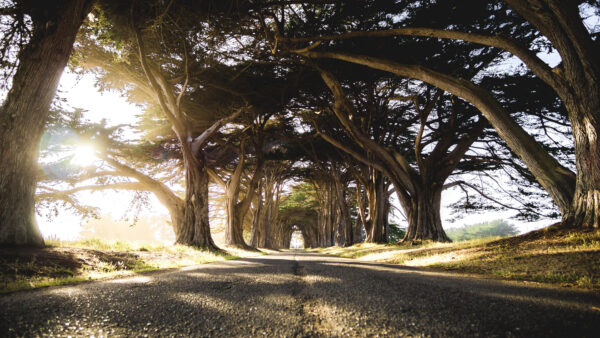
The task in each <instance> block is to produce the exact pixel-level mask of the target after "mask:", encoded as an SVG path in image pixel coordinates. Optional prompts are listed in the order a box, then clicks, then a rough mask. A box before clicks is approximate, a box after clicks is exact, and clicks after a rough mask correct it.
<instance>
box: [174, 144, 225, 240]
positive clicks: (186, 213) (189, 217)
mask: <svg viewBox="0 0 600 338" xmlns="http://www.w3.org/2000/svg"><path fill="white" fill-rule="evenodd" d="M184 154H185V152H184ZM190 162H191V163H193V164H196V163H197V161H189V162H188V161H186V166H185V167H186V174H185V184H186V192H185V202H184V210H183V221H182V222H181V224H179V226H178V229H177V230H176V231H175V232H176V236H177V239H176V243H178V244H184V245H191V246H197V247H202V248H206V249H208V250H219V248H218V247H217V246H216V245H215V243H214V242H213V239H212V237H211V235H210V222H209V219H208V173H207V172H206V169H205V168H204V167H203V166H202V165H193V164H190V165H189V166H188V165H187V164H188V163H190Z"/></svg>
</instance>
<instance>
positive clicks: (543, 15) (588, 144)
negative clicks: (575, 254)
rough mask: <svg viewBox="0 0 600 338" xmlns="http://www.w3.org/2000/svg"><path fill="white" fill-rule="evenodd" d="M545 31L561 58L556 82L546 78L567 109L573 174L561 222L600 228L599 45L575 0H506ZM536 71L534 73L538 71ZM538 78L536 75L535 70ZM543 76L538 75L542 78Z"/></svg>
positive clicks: (580, 226) (544, 33)
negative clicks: (573, 145) (585, 23)
mask: <svg viewBox="0 0 600 338" xmlns="http://www.w3.org/2000/svg"><path fill="white" fill-rule="evenodd" d="M504 1H505V2H506V3H507V4H509V5H510V6H511V7H513V9H515V10H516V11H517V12H518V13H519V14H520V15H521V16H523V17H524V18H525V19H526V20H528V21H529V22H530V23H531V24H532V25H534V26H535V27H536V28H537V29H538V30H539V31H540V32H541V33H542V34H543V35H545V36H546V37H547V38H548V39H549V40H550V41H551V42H552V45H553V46H554V47H555V48H556V50H557V51H558V53H559V54H560V57H561V61H562V63H561V65H559V67H557V68H556V69H554V76H555V77H556V78H557V80H555V81H550V82H548V81H546V82H547V83H548V84H549V85H551V86H552V88H554V90H555V91H556V92H557V94H558V95H559V96H560V98H561V99H562V100H563V103H564V105H565V108H566V109H567V111H568V113H569V120H570V122H571V127H572V132H573V138H574V141H575V156H576V162H577V177H576V179H575V192H574V194H573V197H572V199H571V200H570V203H569V208H568V210H566V212H563V224H564V225H565V226H568V227H576V228H598V227H599V226H600V147H599V146H598V142H599V140H598V135H599V133H600V94H599V93H600V63H599V62H598V59H600V48H599V47H598V40H597V39H596V41H594V40H593V39H592V37H591V36H590V34H589V32H588V30H587V28H586V27H585V26H584V24H583V22H582V20H581V17H580V15H579V8H578V2H576V1H558V0H519V1H517V0H504ZM536 74H537V73H536ZM538 76H540V75H539V74H538ZM540 77H541V76H540Z"/></svg>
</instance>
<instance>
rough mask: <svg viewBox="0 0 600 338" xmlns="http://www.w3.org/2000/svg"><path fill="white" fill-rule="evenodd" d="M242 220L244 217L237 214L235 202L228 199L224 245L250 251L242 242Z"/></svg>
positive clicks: (237, 208) (244, 242)
mask: <svg viewBox="0 0 600 338" xmlns="http://www.w3.org/2000/svg"><path fill="white" fill-rule="evenodd" d="M243 219H244V217H243V216H242V215H241V213H240V212H239V207H238V205H237V202H236V201H235V200H233V199H228V201H227V230H226V236H225V243H226V244H227V245H232V246H235V247H238V248H242V249H250V246H249V245H248V244H246V241H244V236H243V234H244V228H243V224H242V222H243Z"/></svg>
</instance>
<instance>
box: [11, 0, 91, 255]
mask: <svg viewBox="0 0 600 338" xmlns="http://www.w3.org/2000/svg"><path fill="white" fill-rule="evenodd" d="M93 2H94V1H92V0H60V1H54V2H52V3H44V4H40V3H39V2H37V1H16V2H15V3H14V5H13V6H11V7H7V8H2V9H1V11H0V15H1V16H2V17H3V18H4V17H5V16H7V15H9V16H11V18H12V20H13V22H15V23H16V24H15V26H16V27H20V28H21V29H22V31H21V32H17V33H16V35H17V36H19V35H21V38H23V37H22V35H27V33H29V32H28V31H27V30H28V29H30V30H31V31H30V36H29V37H28V38H29V42H28V43H27V44H26V45H24V46H23V48H22V50H20V52H19V54H18V66H17V68H16V71H15V73H14V76H13V78H12V86H11V88H10V90H9V91H8V94H7V96H6V99H5V100H4V102H3V104H2V107H0V126H2V132H1V133H0V156H1V158H2V159H3V160H2V163H1V164H0V245H31V246H43V245H44V241H43V239H42V236H41V234H40V232H39V229H38V227H37V224H36V221H35V217H34V194H35V187H36V182H37V169H38V166H37V154H38V147H39V143H40V138H41V136H42V132H43V130H44V124H45V122H46V118H47V116H48V109H49V107H50V103H51V101H52V98H53V97H54V94H55V92H56V87H57V85H58V80H59V79H60V76H61V74H62V72H63V69H64V68H65V66H66V64H67V61H68V59H69V55H70V54H71V49H72V47H73V42H74V40H75V36H76V34H77V31H78V30H79V27H80V25H81V24H82V22H83V20H84V19H85V17H86V15H87V14H88V13H89V11H90V10H91V8H92V4H93ZM26 15H27V16H28V18H29V19H30V25H28V24H24V22H26V17H25V16H26ZM5 34H6V35H5ZM3 35H4V36H11V32H10V31H9V32H3ZM13 36H14V34H13ZM25 39H26V38H25ZM2 47H3V48H2V49H3V50H6V48H7V47H8V46H6V45H4V46H2ZM3 56H4V57H6V55H3ZM9 57H10V56H9ZM3 61H4V60H3Z"/></svg>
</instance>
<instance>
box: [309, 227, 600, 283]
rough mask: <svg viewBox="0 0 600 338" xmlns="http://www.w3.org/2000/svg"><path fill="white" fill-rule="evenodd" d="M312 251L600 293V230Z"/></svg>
mask: <svg viewBox="0 0 600 338" xmlns="http://www.w3.org/2000/svg"><path fill="white" fill-rule="evenodd" d="M312 250H315V251H318V252H321V253H326V254H332V255H336V256H340V257H348V258H355V259H358V260H362V261H371V262H382V263H392V264H402V265H407V266H416V267H422V268H427V269H432V270H437V271H450V272H457V273H464V274H474V275H480V276H487V277H494V278H501V279H510V280H520V281H531V282H540V283H550V284H559V285H563V286H573V287H580V288H586V289H600V230H587V231H580V230H577V231H576V230H570V229H561V228H558V227H556V226H552V227H549V228H546V229H542V230H538V231H534V232H530V233H527V234H524V235H520V236H514V237H506V238H498V237H496V238H485V239H478V240H471V241H463V242H455V243H433V242H423V243H415V244H411V243H400V244H393V245H392V244H372V243H363V244H357V245H354V246H351V247H347V248H341V247H331V248H320V249H312Z"/></svg>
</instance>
